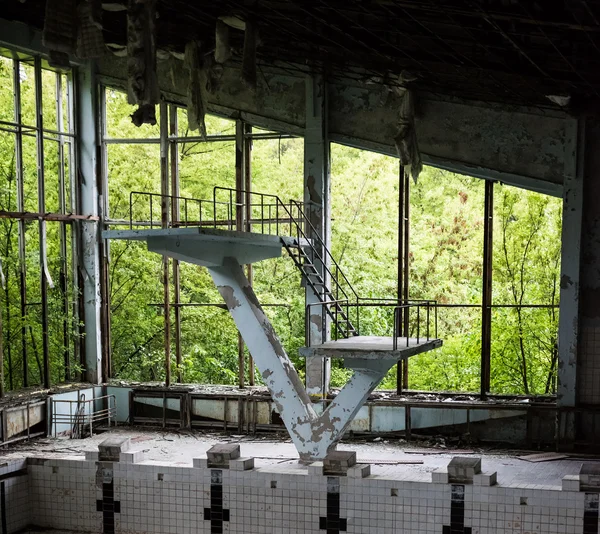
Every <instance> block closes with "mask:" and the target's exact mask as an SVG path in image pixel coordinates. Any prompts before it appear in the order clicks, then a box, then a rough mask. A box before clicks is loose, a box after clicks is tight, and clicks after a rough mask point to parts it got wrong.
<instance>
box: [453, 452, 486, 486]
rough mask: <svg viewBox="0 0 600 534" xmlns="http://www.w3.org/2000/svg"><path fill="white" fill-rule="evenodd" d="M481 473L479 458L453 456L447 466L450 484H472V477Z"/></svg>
mask: <svg viewBox="0 0 600 534" xmlns="http://www.w3.org/2000/svg"><path fill="white" fill-rule="evenodd" d="M480 473H481V458H466V457H464V456H455V457H454V458H452V460H450V463H449V464H448V478H449V479H450V482H456V483H460V484H472V483H473V477H474V476H475V475H479V474H480Z"/></svg>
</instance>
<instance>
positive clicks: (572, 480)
mask: <svg viewBox="0 0 600 534" xmlns="http://www.w3.org/2000/svg"><path fill="white" fill-rule="evenodd" d="M562 490H563V491H581V484H580V482H579V475H566V476H564V477H563V479H562Z"/></svg>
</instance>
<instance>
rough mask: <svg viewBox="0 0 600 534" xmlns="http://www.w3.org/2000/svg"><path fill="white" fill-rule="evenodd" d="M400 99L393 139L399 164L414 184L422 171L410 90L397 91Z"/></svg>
mask: <svg viewBox="0 0 600 534" xmlns="http://www.w3.org/2000/svg"><path fill="white" fill-rule="evenodd" d="M397 92H398V94H400V97H401V99H402V101H401V103H400V112H399V116H398V133H397V134H396V137H394V142H395V144H396V150H397V152H398V157H399V158H400V163H401V164H402V165H404V166H405V167H406V170H407V172H408V173H409V174H410V175H411V176H412V178H413V180H414V181H415V182H416V181H417V178H418V177H419V174H421V171H422V170H423V162H422V160H421V152H420V151H419V144H418V141H417V132H416V129H415V105H414V100H413V94H412V91H411V90H410V89H406V88H404V87H402V88H399V90H398V91H397Z"/></svg>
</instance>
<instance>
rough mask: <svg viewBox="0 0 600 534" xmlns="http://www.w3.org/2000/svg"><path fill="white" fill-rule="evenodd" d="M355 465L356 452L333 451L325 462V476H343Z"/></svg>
mask: <svg viewBox="0 0 600 534" xmlns="http://www.w3.org/2000/svg"><path fill="white" fill-rule="evenodd" d="M355 465H356V452H355V451H333V452H330V453H329V454H328V455H327V456H326V457H325V459H324V460H323V474H325V475H341V476H343V475H345V474H346V473H347V472H348V469H350V468H351V467H353V466H355Z"/></svg>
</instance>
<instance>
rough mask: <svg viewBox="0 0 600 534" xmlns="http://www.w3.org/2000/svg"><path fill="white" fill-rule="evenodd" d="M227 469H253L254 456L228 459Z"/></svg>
mask: <svg viewBox="0 0 600 534" xmlns="http://www.w3.org/2000/svg"><path fill="white" fill-rule="evenodd" d="M229 469H231V470H232V471H249V470H250V469H254V458H236V459H235V460H229Z"/></svg>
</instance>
